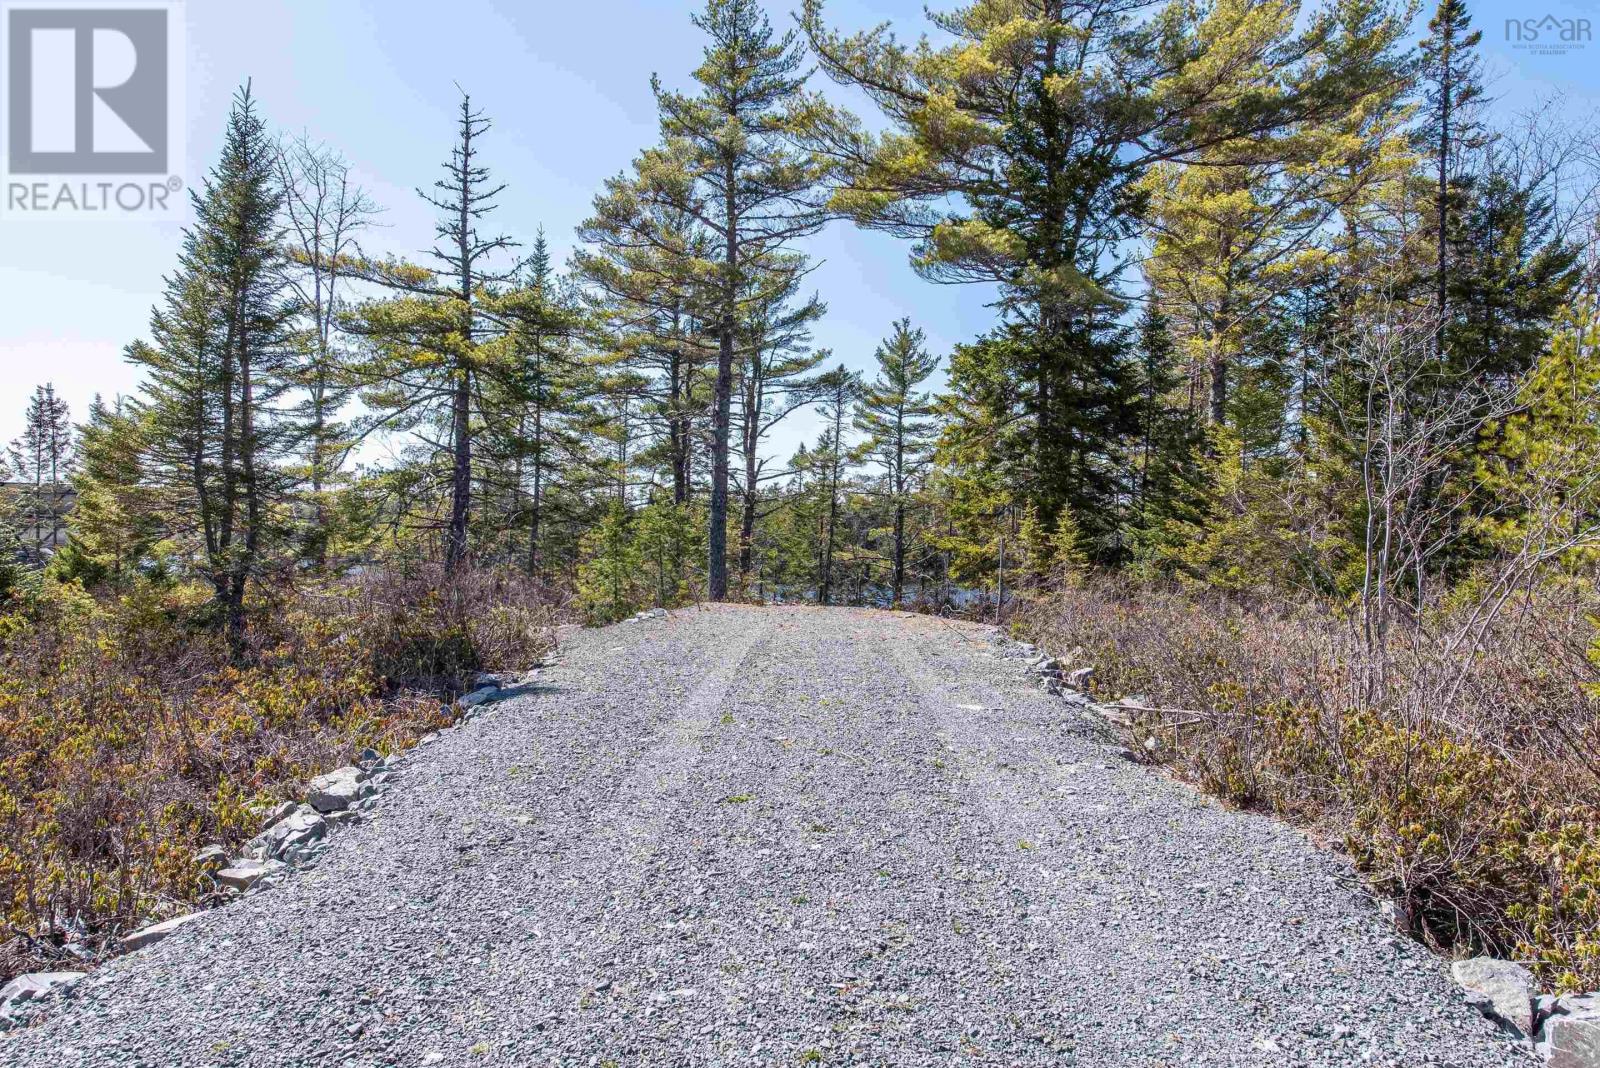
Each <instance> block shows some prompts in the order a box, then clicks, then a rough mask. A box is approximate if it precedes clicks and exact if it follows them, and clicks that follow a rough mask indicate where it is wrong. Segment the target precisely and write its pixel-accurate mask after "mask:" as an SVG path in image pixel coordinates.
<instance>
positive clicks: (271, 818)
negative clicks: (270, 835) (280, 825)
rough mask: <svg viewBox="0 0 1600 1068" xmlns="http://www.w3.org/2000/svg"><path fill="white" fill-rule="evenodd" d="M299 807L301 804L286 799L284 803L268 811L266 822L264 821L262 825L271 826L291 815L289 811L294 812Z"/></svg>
mask: <svg viewBox="0 0 1600 1068" xmlns="http://www.w3.org/2000/svg"><path fill="white" fill-rule="evenodd" d="M298 807H299V806H298V805H296V804H295V803H294V802H293V801H285V802H284V803H283V804H281V805H279V806H278V807H277V808H275V809H273V810H272V811H271V812H269V813H267V819H266V822H265V823H263V824H262V826H264V827H271V826H272V825H273V824H274V823H277V822H278V821H279V820H281V819H283V818H284V817H286V816H287V815H289V813H291V812H293V811H294V810H295V809H296V808H298Z"/></svg>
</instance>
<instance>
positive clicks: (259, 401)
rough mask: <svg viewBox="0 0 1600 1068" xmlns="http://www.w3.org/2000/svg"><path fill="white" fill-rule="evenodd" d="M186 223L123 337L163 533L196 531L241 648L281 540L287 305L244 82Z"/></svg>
mask: <svg viewBox="0 0 1600 1068" xmlns="http://www.w3.org/2000/svg"><path fill="white" fill-rule="evenodd" d="M191 197H192V200H193V203H194V211H195V223H194V225H193V226H191V227H189V228H188V229H187V230H186V231H185V234H184V243H183V252H182V254H181V255H180V257H179V267H178V270H177V271H176V272H175V273H174V274H173V275H172V276H170V277H169V278H168V280H167V293H166V297H165V300H164V301H163V304H162V306H161V307H159V308H157V309H156V311H155V313H154V314H153V315H152V318H151V336H152V343H151V344H145V343H136V344H134V345H131V346H129V348H128V352H127V357H128V359H129V360H130V361H131V362H133V363H135V364H138V365H139V366H140V367H141V368H142V369H143V370H144V372H145V382H144V384H143V386H142V387H141V389H140V393H139V397H138V399H137V400H136V401H135V402H134V404H133V410H134V412H135V413H137V414H138V416H139V418H140V420H141V422H142V423H143V424H144V425H145V427H146V429H147V431H148V432H147V433H146V435H145V438H144V440H145V441H146V442H147V443H148V446H149V451H148V454H147V455H146V457H145V470H146V473H147V475H148V477H149V478H150V479H151V480H152V481H153V482H154V483H156V484H157V485H159V486H160V487H161V488H162V490H163V491H164V493H163V496H164V499H165V501H164V522H165V525H166V527H167V529H168V531H169V533H170V534H171V535H172V536H175V537H179V538H182V539H184V540H190V539H194V540H198V542H199V545H198V549H199V552H198V554H197V555H198V557H199V560H200V561H201V562H200V565H199V566H200V570H201V572H202V574H203V575H204V576H205V578H206V579H207V581H208V582H209V583H210V584H211V586H212V588H213V590H214V592H215V603H216V605H217V608H218V610H219V611H218V615H219V618H220V622H221V626H222V629H223V631H224V633H225V634H226V635H227V637H228V639H229V642H230V644H231V645H232V646H233V648H234V650H235V652H236V653H238V652H242V650H243V640H244V632H245V597H246V592H247V589H248V587H249V585H250V584H251V583H252V582H254V581H255V580H256V579H258V578H259V577H260V576H262V575H263V574H264V572H265V571H266V570H267V568H268V567H269V564H271V563H272V562H273V561H272V558H273V555H274V553H275V550H276V549H277V548H278V547H279V546H280V545H281V543H282V540H283V535H284V531H283V530H282V529H281V518H282V514H283V511H284V510H283V509H282V508H281V507H280V505H281V504H282V503H283V502H284V501H285V499H286V498H287V496H288V493H289V491H290V489H291V488H292V487H291V485H290V480H289V478H288V476H287V474H286V472H285V471H284V469H283V467H282V465H281V463H280V461H281V460H282V458H283V457H284V456H285V455H286V454H287V452H288V450H289V449H290V448H291V447H292V445H293V443H294V441H295V440H296V433H295V429H296V428H295V427H294V426H293V425H292V424H291V422H290V421H289V420H288V419H287V418H286V416H285V415H284V413H283V411H282V406H281V405H279V404H278V403H277V402H278V401H279V399H280V398H281V397H282V396H283V395H284V394H285V393H286V392H287V391H288V390H289V389H291V388H292V386H293V384H294V373H293V372H294V356H295V345H294V332H293V320H294V317H295V314H296V306H295V303H294V300H293V298H292V294H291V293H290V292H289V288H288V281H287V275H286V261H285V257H284V250H283V242H282V226H281V221H280V211H281V209H282V204H283V191H282V187H281V185H280V184H279V174H278V170H277V153H276V148H275V146H274V145H273V143H272V141H271V139H270V138H269V137H268V134H267V129H266V125H265V123H264V122H263V121H262V120H261V117H260V115H259V114H258V113H257V111H256V105H255V100H254V98H253V97H252V95H251V92H250V87H249V85H248V84H246V85H245V86H244V87H243V88H241V89H240V90H239V91H238V93H236V94H235V96H234V102H233V109H232V111H231V112H230V114H229V116H228V128H227V132H226V135H225V137H224V141H223V149H222V156H221V158H220V159H219V160H218V162H217V164H216V166H215V167H213V168H212V170H211V173H210V174H209V175H208V176H207V177H206V179H205V181H204V183H203V185H202V187H201V188H200V189H199V190H196V191H194V192H192V193H191Z"/></svg>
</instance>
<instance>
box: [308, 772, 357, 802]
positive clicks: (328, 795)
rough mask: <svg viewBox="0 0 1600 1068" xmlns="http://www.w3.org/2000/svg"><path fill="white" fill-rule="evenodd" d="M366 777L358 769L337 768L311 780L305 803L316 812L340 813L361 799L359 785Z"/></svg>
mask: <svg viewBox="0 0 1600 1068" xmlns="http://www.w3.org/2000/svg"><path fill="white" fill-rule="evenodd" d="M366 777H367V774H366V772H364V771H362V770H361V769H360V768H350V767H345V768H339V769H337V770H335V771H330V772H328V774H326V775H318V776H317V777H316V778H315V779H312V780H311V787H310V789H309V790H308V791H307V792H306V801H308V802H309V803H310V804H311V807H312V808H314V809H316V810H317V811H318V812H323V813H326V812H341V811H343V810H344V809H347V808H349V807H350V806H351V805H353V804H355V803H356V802H357V801H358V800H360V798H361V783H362V780H364V779H365V778H366Z"/></svg>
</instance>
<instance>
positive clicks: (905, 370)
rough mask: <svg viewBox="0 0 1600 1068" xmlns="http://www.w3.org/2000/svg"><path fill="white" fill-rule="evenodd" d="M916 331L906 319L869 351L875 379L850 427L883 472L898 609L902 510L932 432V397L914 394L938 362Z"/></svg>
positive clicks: (928, 454)
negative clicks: (875, 368) (874, 363)
mask: <svg viewBox="0 0 1600 1068" xmlns="http://www.w3.org/2000/svg"><path fill="white" fill-rule="evenodd" d="M924 345H925V338H924V335H923V333H922V331H921V330H913V329H912V328H911V320H910V319H901V320H900V321H899V322H897V323H895V324H894V330H893V332H892V333H891V334H890V335H889V336H888V337H887V338H885V339H884V341H883V343H882V344H880V345H879V346H878V347H877V349H876V350H875V351H874V352H873V354H872V355H873V359H875V360H876V361H877V363H878V375H877V377H876V378H875V379H874V380H873V381H872V382H871V383H870V384H868V385H867V386H866V387H865V388H864V389H863V391H862V395H861V399H860V400H859V401H858V402H857V406H856V416H855V426H856V429H857V430H860V431H862V432H863V433H865V434H866V435H867V440H866V441H865V442H864V443H863V445H862V446H861V452H862V453H863V454H864V455H866V456H870V457H871V458H872V459H873V460H874V461H875V462H876V463H878V464H879V466H881V467H882V468H883V484H884V494H885V496H886V497H887V498H888V500H889V502H890V507H891V508H892V510H893V527H892V530H891V538H892V541H891V543H890V544H891V549H890V571H889V591H890V599H891V601H890V603H891V604H892V605H893V606H894V607H896V608H898V607H899V606H900V599H901V596H902V594H903V593H904V590H905V578H906V511H907V509H908V508H909V507H910V504H911V500H912V495H913V493H914V492H915V491H916V490H917V488H918V487H919V485H920V483H921V481H922V479H923V476H924V474H925V473H926V471H927V467H928V464H929V463H930V462H931V460H932V451H933V440H934V435H935V433H936V430H937V423H936V421H935V419H934V411H935V406H934V402H933V399H932V395H931V394H929V393H927V392H923V391H919V387H921V386H922V384H923V383H925V382H926V381H927V380H928V379H929V378H930V377H932V375H933V373H934V371H936V370H937V369H938V367H939V358H938V357H937V356H935V355H933V354H932V353H930V352H928V351H927V349H926V348H925V347H924Z"/></svg>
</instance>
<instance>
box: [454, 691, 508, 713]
mask: <svg viewBox="0 0 1600 1068" xmlns="http://www.w3.org/2000/svg"><path fill="white" fill-rule="evenodd" d="M499 694H500V687H499V686H480V687H478V688H477V689H476V690H473V691H472V692H471V693H464V694H462V695H461V696H460V697H458V698H456V704H458V705H460V706H461V707H462V708H476V707H478V706H479V705H481V704H485V703H487V702H489V701H493V700H494V699H495V698H496V697H497V696H499Z"/></svg>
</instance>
